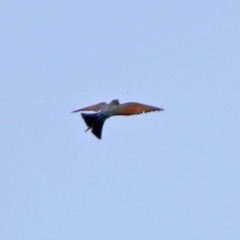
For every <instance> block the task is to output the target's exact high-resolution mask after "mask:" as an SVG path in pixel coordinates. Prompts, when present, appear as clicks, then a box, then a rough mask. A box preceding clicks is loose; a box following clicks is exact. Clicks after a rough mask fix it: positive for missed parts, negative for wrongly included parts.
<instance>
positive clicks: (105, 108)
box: [72, 99, 164, 139]
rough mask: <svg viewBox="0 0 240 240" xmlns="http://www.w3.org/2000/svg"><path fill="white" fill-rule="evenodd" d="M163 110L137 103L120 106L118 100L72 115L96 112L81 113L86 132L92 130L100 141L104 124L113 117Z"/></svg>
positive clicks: (90, 107) (96, 105)
mask: <svg viewBox="0 0 240 240" xmlns="http://www.w3.org/2000/svg"><path fill="white" fill-rule="evenodd" d="M163 110H164V109H163V108H159V107H154V106H150V105H146V104H142V103H137V102H127V103H123V104H120V103H119V100H118V99H114V100H112V101H111V102H110V103H108V104H107V103H105V102H100V103H98V104H95V105H91V106H89V107H85V108H80V109H78V110H75V111H72V113H77V112H81V111H95V112H97V113H92V114H89V113H81V115H82V118H83V120H84V121H85V123H86V125H87V127H88V128H87V129H86V131H85V132H87V131H88V130H90V129H91V132H92V133H93V135H95V136H96V137H97V138H98V139H101V138H102V128H103V124H104V122H105V121H106V120H107V119H108V118H110V117H112V116H119V115H124V116H130V115H134V114H141V113H147V112H152V111H163Z"/></svg>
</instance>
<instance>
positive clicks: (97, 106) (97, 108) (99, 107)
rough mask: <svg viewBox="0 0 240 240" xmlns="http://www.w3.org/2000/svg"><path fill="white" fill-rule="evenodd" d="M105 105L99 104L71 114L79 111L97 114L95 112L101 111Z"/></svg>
mask: <svg viewBox="0 0 240 240" xmlns="http://www.w3.org/2000/svg"><path fill="white" fill-rule="evenodd" d="M105 105H107V104H106V103H105V102H101V103H98V104H96V105H92V106H89V107H85V108H81V109H78V110H75V111H72V113H75V112H80V111H95V112H97V111H99V110H101V109H102V108H103V107H104V106H105Z"/></svg>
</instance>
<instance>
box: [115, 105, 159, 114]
mask: <svg viewBox="0 0 240 240" xmlns="http://www.w3.org/2000/svg"><path fill="white" fill-rule="evenodd" d="M152 111H163V109H162V108H158V107H153V106H150V105H146V104H141V103H135V102H129V103H124V104H121V105H120V106H119V107H118V108H117V109H116V110H115V111H114V114H113V115H133V114H140V113H147V112H152Z"/></svg>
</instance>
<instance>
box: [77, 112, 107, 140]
mask: <svg viewBox="0 0 240 240" xmlns="http://www.w3.org/2000/svg"><path fill="white" fill-rule="evenodd" d="M81 115H82V118H83V119H84V121H85V123H86V125H87V126H88V129H87V130H86V131H88V130H89V129H92V130H91V131H92V133H93V134H94V135H95V136H96V137H97V138H99V139H101V137H102V128H103V124H104V122H105V120H103V119H101V118H99V116H98V114H97V113H93V114H88V113H81Z"/></svg>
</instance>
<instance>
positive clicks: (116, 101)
mask: <svg viewBox="0 0 240 240" xmlns="http://www.w3.org/2000/svg"><path fill="white" fill-rule="evenodd" d="M111 103H112V104H114V105H119V101H118V99H114V100H112V101H111Z"/></svg>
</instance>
